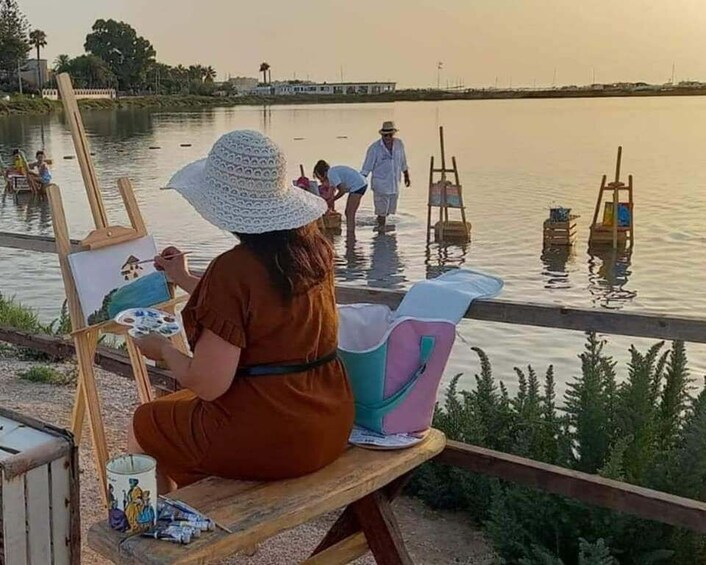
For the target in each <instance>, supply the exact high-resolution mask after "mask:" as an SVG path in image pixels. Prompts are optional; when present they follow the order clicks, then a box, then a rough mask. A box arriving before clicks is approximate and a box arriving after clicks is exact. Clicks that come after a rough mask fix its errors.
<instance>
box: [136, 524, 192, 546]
mask: <svg viewBox="0 0 706 565" xmlns="http://www.w3.org/2000/svg"><path fill="white" fill-rule="evenodd" d="M191 534H192V529H191V528H181V527H178V526H167V527H163V528H155V529H154V530H152V531H149V532H143V533H142V536H143V537H147V538H154V539H161V540H166V541H172V542H174V543H181V544H184V545H186V544H188V543H191V537H192V535H191Z"/></svg>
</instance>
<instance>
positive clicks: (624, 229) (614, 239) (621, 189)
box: [588, 147, 635, 249]
mask: <svg viewBox="0 0 706 565" xmlns="http://www.w3.org/2000/svg"><path fill="white" fill-rule="evenodd" d="M622 157H623V148H622V147H618V157H617V159H616V163H615V180H614V181H613V182H610V183H608V184H606V175H603V178H602V179H601V187H600V189H599V190H598V199H597V200H596V209H595V211H594V213H593V222H591V234H590V236H589V239H588V244H589V245H607V244H611V245H612V247H613V248H614V249H617V248H618V247H619V246H626V245H628V243H629V246H630V247H632V245H633V243H634V224H635V219H634V215H633V214H634V211H633V184H632V175H628V184H627V185H626V184H625V183H623V182H621V181H620V166H621V162H622ZM606 193H610V194H611V196H612V199H611V200H610V201H608V200H606V201H605V202H604V197H605V195H606ZM623 195H625V196H627V202H626V201H625V199H624V197H623ZM601 205H603V206H601ZM601 208H603V220H602V221H601V222H600V223H599V222H598V215H599V214H600V212H601ZM621 216H622V217H621Z"/></svg>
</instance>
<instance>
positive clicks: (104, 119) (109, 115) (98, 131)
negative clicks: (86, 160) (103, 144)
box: [84, 109, 154, 142]
mask: <svg viewBox="0 0 706 565" xmlns="http://www.w3.org/2000/svg"><path fill="white" fill-rule="evenodd" d="M153 117H154V114H152V113H150V112H144V111H140V110H135V109H123V110H116V111H102V110H101V111H94V112H90V113H89V112H86V113H85V115H84V121H85V123H86V129H87V130H88V131H89V132H90V133H91V134H92V135H97V136H99V137H103V138H107V139H110V140H112V141H113V142H116V141H123V140H126V139H131V138H134V137H143V136H145V135H151V134H152V133H153V130H154V125H153V121H152V120H153Z"/></svg>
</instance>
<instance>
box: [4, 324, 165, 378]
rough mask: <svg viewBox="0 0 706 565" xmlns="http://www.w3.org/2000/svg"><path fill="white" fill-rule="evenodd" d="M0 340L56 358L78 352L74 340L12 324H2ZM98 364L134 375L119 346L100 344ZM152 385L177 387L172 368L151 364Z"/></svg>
mask: <svg viewBox="0 0 706 565" xmlns="http://www.w3.org/2000/svg"><path fill="white" fill-rule="evenodd" d="M0 341H4V342H7V343H12V344H14V345H18V346H21V347H29V348H31V349H35V350H37V351H41V352H43V353H46V354H47V355H50V356H51V357H53V358H55V359H70V358H71V357H73V356H74V355H75V353H76V350H75V346H74V344H73V342H72V341H68V340H66V339H63V338H61V337H57V336H50V335H32V334H28V333H26V332H21V331H19V330H14V329H10V328H0ZM95 364H96V365H98V366H99V367H101V368H103V369H105V370H106V371H110V372H111V373H114V374H116V375H119V376H121V377H127V378H130V379H132V378H134V376H133V372H132V366H131V365H130V360H129V358H128V357H127V356H126V355H125V354H124V353H122V352H121V351H119V350H117V349H113V348H110V347H103V346H101V347H99V348H98V350H97V353H96V360H95ZM147 372H148V373H149V375H150V381H151V382H152V385H153V386H155V387H157V388H159V389H160V390H163V391H165V392H173V391H175V390H176V383H175V381H174V378H173V377H172V376H171V373H169V371H166V370H164V369H159V368H157V367H152V366H148V367H147Z"/></svg>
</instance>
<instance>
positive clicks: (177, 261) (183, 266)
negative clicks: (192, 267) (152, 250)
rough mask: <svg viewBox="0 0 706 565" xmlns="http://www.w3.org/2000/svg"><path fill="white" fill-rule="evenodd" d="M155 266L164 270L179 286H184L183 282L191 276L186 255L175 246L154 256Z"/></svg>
mask: <svg viewBox="0 0 706 565" xmlns="http://www.w3.org/2000/svg"><path fill="white" fill-rule="evenodd" d="M154 268H155V269H157V270H158V271H164V273H165V274H166V275H167V279H169V281H170V282H173V283H174V284H178V285H179V286H182V285H181V283H182V282H183V281H185V280H186V279H188V278H189V277H190V276H191V273H190V272H189V264H188V262H187V259H186V255H184V254H183V252H182V251H181V250H180V249H178V248H176V247H174V246H169V247H166V248H165V249H164V250H163V251H162V253H160V254H159V255H157V256H156V257H155V258H154Z"/></svg>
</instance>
